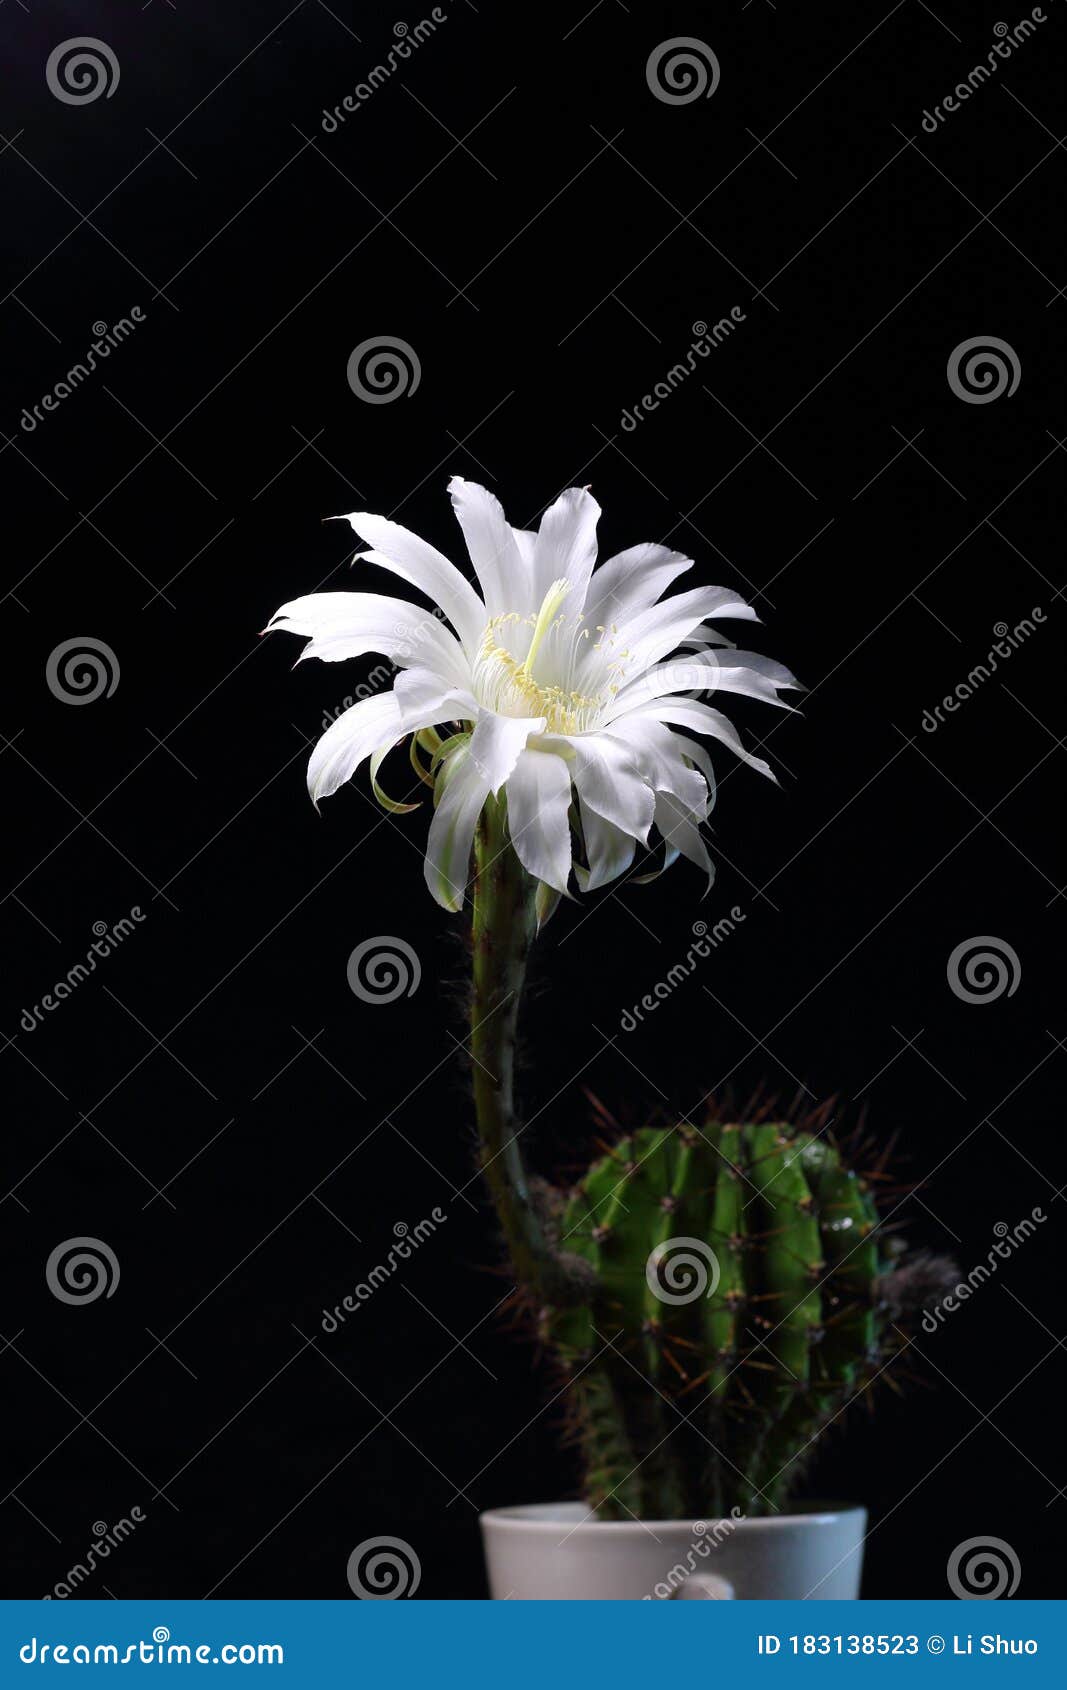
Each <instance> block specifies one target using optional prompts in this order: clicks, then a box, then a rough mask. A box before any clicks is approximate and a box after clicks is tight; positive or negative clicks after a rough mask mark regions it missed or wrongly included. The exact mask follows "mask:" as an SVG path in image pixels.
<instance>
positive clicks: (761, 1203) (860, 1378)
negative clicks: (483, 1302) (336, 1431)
mask: <svg viewBox="0 0 1067 1690" xmlns="http://www.w3.org/2000/svg"><path fill="white" fill-rule="evenodd" d="M876 1225H877V1214H876V1211H875V1207H874V1202H873V1199H872V1197H871V1195H870V1192H869V1189H868V1187H867V1185H866V1183H865V1181H864V1180H863V1179H861V1178H860V1177H859V1176H858V1175H857V1174H856V1173H854V1172H853V1171H851V1170H850V1169H848V1168H847V1167H846V1166H845V1164H844V1162H843V1160H842V1156H841V1152H840V1150H839V1149H838V1147H837V1146H836V1145H835V1144H834V1143H833V1142H832V1141H831V1140H830V1139H829V1138H828V1137H827V1136H826V1134H825V1133H822V1134H816V1133H814V1132H812V1131H808V1130H805V1129H803V1128H799V1127H796V1126H793V1125H791V1124H788V1123H783V1122H773V1121H767V1122H758V1123H754V1124H747V1125H735V1124H729V1123H725V1122H718V1121H712V1122H709V1123H708V1124H707V1125H705V1126H704V1127H703V1128H701V1129H699V1130H698V1129H697V1128H695V1127H693V1126H691V1125H688V1124H686V1125H682V1126H677V1127H668V1128H644V1129H642V1130H640V1131H637V1132H634V1133H632V1134H631V1135H629V1136H627V1137H625V1138H623V1139H622V1140H621V1141H620V1142H619V1143H618V1144H616V1145H615V1146H614V1147H613V1148H612V1149H611V1150H610V1151H609V1152H608V1153H607V1154H606V1155H605V1156H603V1157H602V1158H601V1159H600V1160H599V1161H597V1162H595V1163H594V1164H593V1166H592V1167H591V1168H590V1169H589V1171H588V1173H587V1174H586V1175H585V1177H584V1179H582V1180H581V1182H580V1183H579V1185H578V1186H577V1187H576V1188H575V1189H574V1190H573V1191H572V1192H571V1193H570V1195H569V1197H568V1198H567V1200H566V1201H565V1203H564V1204H563V1205H562V1207H561V1208H560V1209H559V1211H558V1214H557V1220H556V1229H557V1233H558V1248H559V1249H560V1250H561V1251H566V1252H568V1253H570V1254H571V1255H572V1256H576V1257H578V1258H579V1259H581V1260H583V1261H584V1262H585V1263H586V1264H587V1266H588V1269H589V1270H590V1284H591V1287H592V1289H591V1290H590V1292H589V1294H588V1296H587V1298H586V1299H585V1300H583V1301H576V1302H572V1303H570V1304H568V1305H567V1306H564V1307H550V1308H548V1309H546V1311H545V1313H544V1316H543V1321H542V1328H543V1332H544V1335H545V1336H546V1338H547V1339H548V1340H549V1341H550V1342H551V1343H552V1344H553V1345H554V1346H555V1348H556V1350H557V1352H558V1354H559V1356H560V1359H561V1362H562V1364H563V1367H564V1369H565V1370H566V1373H567V1376H568V1380H569V1390H568V1393H567V1395H568V1397H569V1399H570V1401H571V1403H572V1406H573V1411H574V1413H575V1416H576V1422H577V1428H578V1434H579V1437H580V1440H581V1443H582V1447H583V1452H584V1455H585V1461H586V1470H587V1497H588V1500H589V1503H590V1505H591V1506H593V1507H595V1508H596V1509H597V1511H598V1513H599V1514H600V1515H601V1516H602V1517H604V1518H622V1519H625V1518H627V1517H632V1516H634V1515H636V1516H637V1517H638V1518H640V1519H644V1520H652V1519H662V1520H666V1519H677V1518H686V1517H692V1516H706V1517H711V1516H714V1515H723V1514H726V1513H727V1512H728V1511H729V1510H730V1509H731V1508H732V1507H739V1508H740V1509H741V1510H742V1511H743V1512H744V1513H745V1514H757V1513H766V1512H769V1511H775V1510H777V1509H779V1508H781V1507H782V1505H783V1503H784V1502H785V1500H786V1499H787V1497H788V1495H789V1492H790V1489H791V1487H792V1486H793V1484H794V1483H795V1481H796V1479H797V1478H798V1476H799V1474H800V1472H801V1471H802V1467H803V1462H804V1458H805V1456H806V1455H807V1454H808V1452H809V1451H810V1450H811V1448H812V1446H813V1444H814V1441H815V1439H816V1438H817V1436H818V1434H819V1432H820V1431H822V1430H823V1429H824V1428H825V1427H826V1426H827V1424H828V1422H829V1421H831V1420H832V1419H834V1418H835V1417H836V1416H837V1415H838V1414H839V1413H840V1411H841V1410H842V1409H843V1408H844V1406H845V1404H846V1403H847V1402H848V1401H849V1400H850V1399H851V1398H853V1397H855V1396H856V1395H858V1394H859V1393H860V1392H862V1391H863V1390H864V1388H865V1387H866V1386H867V1385H868V1383H869V1382H870V1381H871V1378H872V1376H873V1374H874V1373H875V1372H876V1371H877V1370H878V1369H879V1367H880V1366H881V1364H882V1362H883V1361H884V1359H885V1356H886V1354H887V1353H888V1351H889V1350H891V1349H892V1347H893V1346H894V1343H895V1341H896V1340H895V1332H894V1330H893V1327H892V1325H891V1323H890V1321H889V1319H888V1317H887V1315H886V1312H885V1309H884V1307H883V1299H882V1294H881V1289H882V1286H883V1284H884V1281H885V1273H886V1271H887V1268H888V1264H887V1263H883V1262H882V1260H881V1259H880V1255H879V1249H878V1244H877V1242H876V1240H875V1238H874V1237H873V1236H872V1234H873V1233H874V1229H875V1227H876Z"/></svg>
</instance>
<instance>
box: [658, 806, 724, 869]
mask: <svg viewBox="0 0 1067 1690" xmlns="http://www.w3.org/2000/svg"><path fill="white" fill-rule="evenodd" d="M656 826H657V827H658V828H659V830H660V832H661V833H662V835H663V837H664V839H665V840H666V841H667V844H668V845H669V846H672V847H673V848H674V850H675V851H680V852H681V854H682V856H683V857H688V858H689V861H690V862H691V863H696V865H697V867H698V868H702V869H705V870H706V871H707V876H708V885H707V887H706V888H705V891H707V890H708V889H710V887H711V883H712V881H713V880H714V879H715V865H714V863H713V862H712V860H711V858H710V857H709V856H708V853H707V851H706V849H705V847H704V841H703V839H701V837H700V829H699V827H698V826H697V823H696V820H695V819H694V817H693V816H692V815H691V814H690V813H689V811H688V810H686V808H685V806H684V805H683V804H680V803H679V802H678V800H677V798H675V797H673V796H672V795H671V793H669V792H661V793H660V794H659V795H658V797H657V798H656ZM663 866H664V868H666V867H667V866H668V864H667V863H664V865H663Z"/></svg>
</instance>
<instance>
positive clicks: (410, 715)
mask: <svg viewBox="0 0 1067 1690" xmlns="http://www.w3.org/2000/svg"><path fill="white" fill-rule="evenodd" d="M393 691H394V693H395V694H396V700H397V703H398V704H399V706H400V724H401V727H402V729H403V731H404V732H405V733H410V732H411V731H412V730H413V729H415V728H427V727H431V726H434V725H435V724H436V723H438V722H448V721H451V720H452V719H453V717H455V718H457V719H459V720H460V721H469V722H474V721H477V719H478V710H479V706H478V703H477V700H476V699H475V697H474V695H473V693H471V692H470V691H468V690H467V688H465V687H454V686H452V685H451V683H450V682H449V681H447V680H445V679H443V678H442V677H441V676H440V675H439V674H438V673H437V671H436V670H434V669H402V670H401V672H400V674H399V675H398V676H397V678H396V684H395V685H394V687H393Z"/></svg>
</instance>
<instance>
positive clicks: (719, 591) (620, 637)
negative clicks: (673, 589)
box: [582, 587, 759, 692]
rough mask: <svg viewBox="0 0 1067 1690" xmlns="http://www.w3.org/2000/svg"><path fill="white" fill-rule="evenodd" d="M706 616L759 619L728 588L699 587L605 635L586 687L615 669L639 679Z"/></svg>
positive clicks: (588, 666) (592, 655)
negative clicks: (613, 632)
mask: <svg viewBox="0 0 1067 1690" xmlns="http://www.w3.org/2000/svg"><path fill="white" fill-rule="evenodd" d="M707 616H734V617H740V618H748V619H750V620H752V621H758V620H759V618H758V617H757V615H756V612H755V611H754V610H753V609H752V607H751V606H750V605H747V604H746V603H745V601H744V599H740V598H738V597H737V595H736V593H733V592H731V591H730V590H729V589H728V588H726V587H694V588H692V589H691V591H689V592H687V593H678V594H676V595H675V597H674V598H671V599H664V600H663V601H662V603H660V604H655V605H652V606H650V607H649V609H647V610H643V611H640V612H639V613H638V614H637V615H636V616H634V617H632V618H631V619H630V620H628V621H625V622H619V623H618V624H617V626H618V632H617V633H616V634H612V633H604V634H602V635H601V636H600V639H599V642H597V643H595V644H594V645H593V647H592V648H591V649H590V651H589V652H588V654H587V655H586V657H585V659H584V663H583V666H582V668H583V675H584V676H586V677H588V678H587V679H586V680H583V685H585V686H586V687H587V690H588V691H590V692H595V691H596V690H597V684H596V682H597V680H598V679H600V680H602V679H603V677H605V676H606V675H607V674H608V672H609V671H610V670H611V669H615V668H618V669H621V671H622V674H623V676H624V677H627V676H633V677H635V678H636V677H637V676H639V675H641V674H642V673H643V672H644V671H645V670H646V669H647V668H648V667H649V665H650V664H653V663H658V662H659V660H660V658H661V657H666V655H667V653H668V652H671V651H673V650H674V648H675V647H676V646H677V645H679V644H680V642H681V641H682V640H684V639H685V638H686V636H687V635H688V634H691V633H692V632H693V630H694V629H696V628H699V627H700V624H701V623H702V622H703V621H704V619H705V617H707Z"/></svg>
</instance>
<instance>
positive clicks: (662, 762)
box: [611, 716, 714, 819]
mask: <svg viewBox="0 0 1067 1690" xmlns="http://www.w3.org/2000/svg"><path fill="white" fill-rule="evenodd" d="M611 734H612V737H617V738H618V739H619V741H620V743H621V744H623V745H625V746H626V747H627V749H628V750H629V752H630V755H631V757H634V758H635V759H636V761H637V763H638V766H639V767H640V769H641V772H642V773H643V775H644V776H645V779H646V780H647V781H648V782H649V784H650V785H651V787H652V788H653V790H654V791H655V793H656V794H657V797H658V795H659V794H660V793H663V792H669V793H671V794H672V795H673V796H674V797H675V798H677V799H678V801H679V803H680V804H682V805H683V806H684V807H685V809H686V810H687V811H688V812H690V813H691V814H693V815H697V816H699V817H700V818H701V819H703V818H704V817H705V816H706V815H707V813H708V809H709V807H710V790H709V782H708V779H707V776H706V775H704V774H699V773H698V772H697V770H696V769H693V768H690V767H689V765H688V764H687V762H686V758H687V757H689V758H691V759H692V760H693V761H694V762H696V761H698V760H700V759H698V758H697V756H696V755H695V753H696V752H700V753H701V754H702V757H703V758H705V759H706V757H707V753H706V752H704V751H703V747H700V746H694V745H693V744H692V743H691V741H689V740H686V739H682V738H681V737H680V735H678V734H674V733H672V732H671V730H670V728H667V727H664V726H663V724H662V723H661V722H652V721H650V720H649V719H648V717H647V716H645V717H642V716H624V717H623V718H622V719H621V720H620V721H617V722H613V723H612V725H611ZM707 775H711V766H710V763H709V764H708V769H707ZM711 785H712V786H713V785H714V776H712V778H711Z"/></svg>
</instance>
